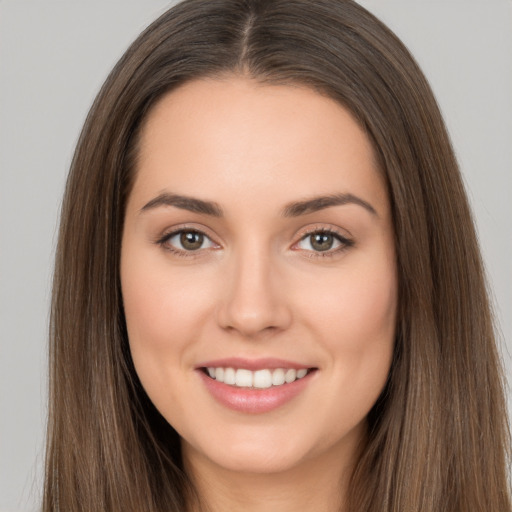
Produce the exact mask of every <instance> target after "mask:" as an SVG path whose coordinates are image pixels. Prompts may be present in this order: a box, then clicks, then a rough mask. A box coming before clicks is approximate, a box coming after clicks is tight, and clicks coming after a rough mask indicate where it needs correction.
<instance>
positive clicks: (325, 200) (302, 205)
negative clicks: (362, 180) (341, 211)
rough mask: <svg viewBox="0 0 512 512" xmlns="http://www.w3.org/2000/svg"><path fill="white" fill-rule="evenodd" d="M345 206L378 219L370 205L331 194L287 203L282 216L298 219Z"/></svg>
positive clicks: (353, 198)
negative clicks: (359, 207)
mask: <svg viewBox="0 0 512 512" xmlns="http://www.w3.org/2000/svg"><path fill="white" fill-rule="evenodd" d="M346 204H356V205H358V206H362V207H363V208H364V209H365V210H367V211H368V212H370V213H371V214H372V215H375V216H377V217H378V215H377V211H376V210H375V208H374V207H373V206H372V205H371V204H370V203H368V202H367V201H365V200H364V199H361V198H360V197H357V196H355V195H353V194H332V195H327V196H319V197H312V198H311V199H306V200H304V201H298V202H293V203H289V204H287V205H286V206H285V207H284V209H283V213H282V215H283V216H284V217H299V216H300V215H307V214H309V213H314V212H317V211H320V210H324V209H325V208H330V207H331V206H343V205H346Z"/></svg>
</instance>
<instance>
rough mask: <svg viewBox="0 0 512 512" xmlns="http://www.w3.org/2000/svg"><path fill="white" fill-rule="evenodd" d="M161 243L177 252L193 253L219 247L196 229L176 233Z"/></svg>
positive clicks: (166, 237) (167, 236)
mask: <svg viewBox="0 0 512 512" xmlns="http://www.w3.org/2000/svg"><path fill="white" fill-rule="evenodd" d="M160 243H161V244H162V245H165V246H166V247H167V248H168V249H170V250H173V251H176V252H180V251H181V252H193V251H199V250H200V249H210V248H212V247H217V245H216V244H214V243H213V242H212V240H211V239H210V238H209V237H208V236H206V235H205V234H204V233H201V231H197V230H194V229H181V230H179V231H174V232H173V233H170V234H169V235H166V236H165V237H164V238H163V239H162V240H160Z"/></svg>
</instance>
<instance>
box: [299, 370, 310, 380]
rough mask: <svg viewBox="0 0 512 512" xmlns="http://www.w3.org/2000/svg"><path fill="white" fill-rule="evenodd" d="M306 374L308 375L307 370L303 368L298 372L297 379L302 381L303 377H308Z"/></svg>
mask: <svg viewBox="0 0 512 512" xmlns="http://www.w3.org/2000/svg"><path fill="white" fill-rule="evenodd" d="M306 373H308V371H307V370H306V368H301V369H300V370H297V379H302V377H305V376H306Z"/></svg>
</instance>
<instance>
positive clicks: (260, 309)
mask: <svg viewBox="0 0 512 512" xmlns="http://www.w3.org/2000/svg"><path fill="white" fill-rule="evenodd" d="M232 260H233V261H231V262H230V265H229V266H230V268H229V271H228V272H227V274H226V276H225V278H226V279H225V281H224V283H223V285H222V287H223V293H222V299H221V301H220V304H219V309H218V317H217V319H218V323H219V325H220V326H221V327H222V328H223V329H225V330H228V331H232V332H237V333H238V334H239V335H241V336H243V337H245V338H255V337H258V336H260V335H263V334H265V333H270V332H279V331H282V330H285V329H287V328H288V327H289V325H290V323H291V320H292V313H291V309H290V305H289V301H288V299H289V297H287V294H286V287H285V286H283V284H284V283H283V279H282V276H281V275H280V273H279V269H278V266H277V265H276V264H275V263H274V264H273V262H272V261H271V257H270V256H269V255H268V254H266V253H265V251H263V250H260V251H256V250H251V249H250V248H247V249H246V250H245V251H244V252H243V254H239V255H233V257H232Z"/></svg>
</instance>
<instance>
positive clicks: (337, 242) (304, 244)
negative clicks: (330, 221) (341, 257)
mask: <svg viewBox="0 0 512 512" xmlns="http://www.w3.org/2000/svg"><path fill="white" fill-rule="evenodd" d="M353 245H354V241H353V240H350V239H348V238H345V237H344V236H341V235H340V234H338V233H336V232H334V231H329V230H319V231H314V232H312V233H309V234H308V235H306V236H304V237H303V238H302V239H301V240H300V241H299V242H298V243H297V245H296V247H297V248H298V249H301V250H303V251H307V252H309V253H311V254H314V253H326V254H325V255H326V256H327V255H331V254H335V253H337V252H338V251H340V250H343V249H345V248H348V247H352V246H353Z"/></svg>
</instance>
